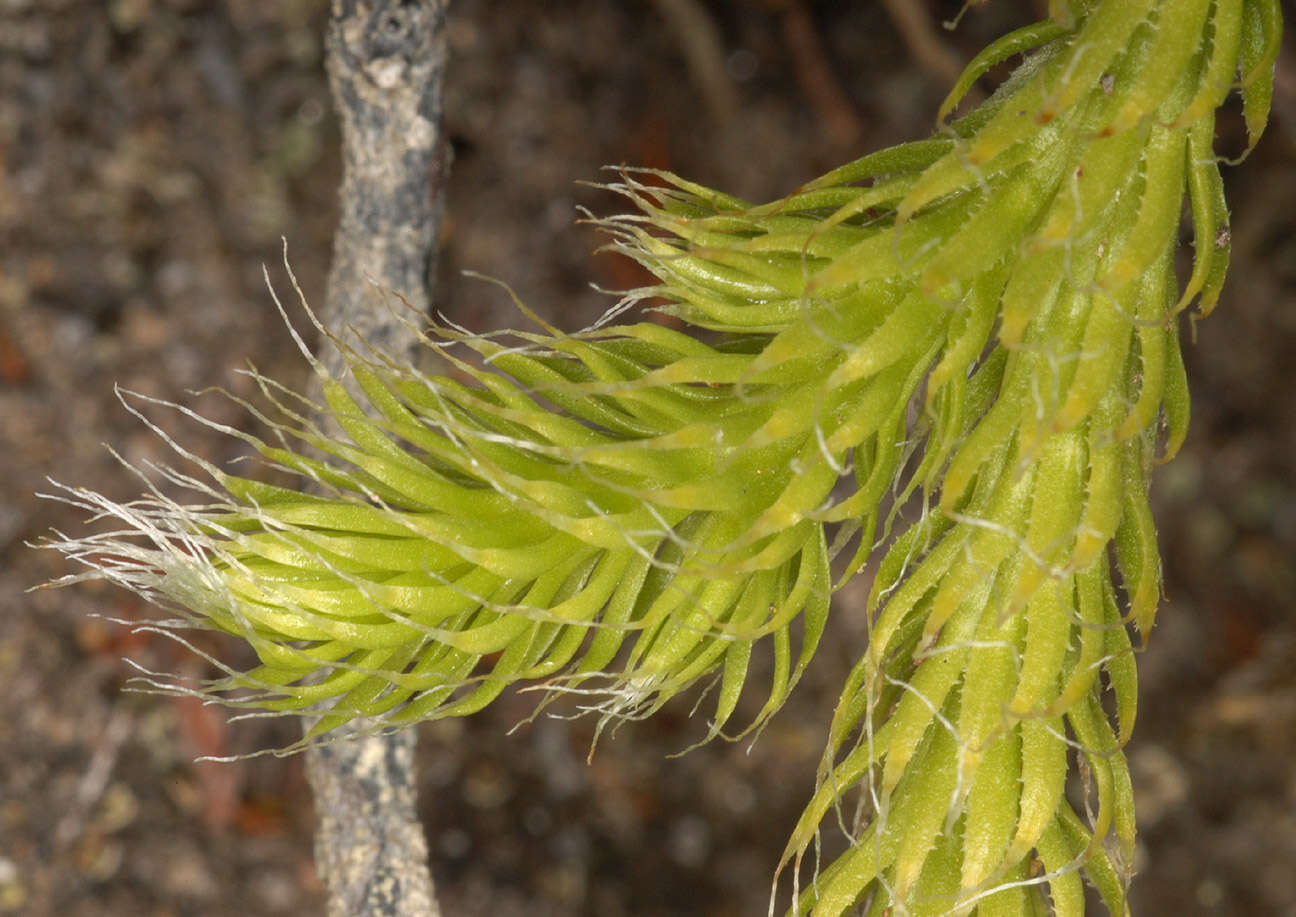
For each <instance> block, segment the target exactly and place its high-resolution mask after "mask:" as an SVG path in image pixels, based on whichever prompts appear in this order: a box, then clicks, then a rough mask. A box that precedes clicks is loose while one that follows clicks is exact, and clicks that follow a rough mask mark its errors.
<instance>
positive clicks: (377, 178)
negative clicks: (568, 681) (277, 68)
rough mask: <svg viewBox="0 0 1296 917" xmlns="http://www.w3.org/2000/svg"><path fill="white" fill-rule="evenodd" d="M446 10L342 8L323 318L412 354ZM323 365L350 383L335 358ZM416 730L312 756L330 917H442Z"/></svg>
mask: <svg viewBox="0 0 1296 917" xmlns="http://www.w3.org/2000/svg"><path fill="white" fill-rule="evenodd" d="M446 6H447V0H413V2H411V0H333V5H332V21H331V23H330V27H329V34H328V41H327V61H328V71H329V79H330V84H331V86H332V90H333V97H334V100H335V104H336V107H337V110H338V116H339V119H340V121H341V126H342V152H343V158H344V169H345V171H344V175H343V180H342V188H341V195H340V211H341V212H340V219H339V224H338V229H337V234H336V236H335V237H334V247H333V266H332V270H331V272H330V274H329V283H328V297H327V301H326V303H325V308H324V310H323V314H322V317H323V319H324V321H325V322H326V324H327V325H328V326H329V327H330V328H332V329H335V331H336V332H337V333H338V334H339V335H341V336H342V338H343V340H347V339H348V338H354V340H347V343H351V344H356V343H360V342H364V343H366V344H368V345H370V346H373V347H376V348H378V349H380V350H382V351H383V352H385V353H390V354H398V353H408V352H410V351H411V349H412V348H413V345H414V343H415V340H414V335H413V333H412V332H411V331H410V330H409V329H408V328H407V327H406V326H404V325H403V324H402V323H401V322H400V321H398V320H397V319H396V317H395V315H394V314H393V312H392V310H391V309H390V308H389V307H388V306H387V305H386V303H385V293H386V291H397V292H399V293H400V294H401V295H402V296H403V297H404V298H405V300H406V301H407V302H408V303H409V304H410V305H412V306H413V307H415V308H416V309H419V310H420V311H423V310H426V309H427V306H428V285H429V282H430V278H431V276H432V268H433V264H434V261H435V257H436V240H437V233H438V228H439V223H440V219H439V217H440V210H441V198H442V194H441V185H442V182H443V179H444V176H445V172H446V162H445V144H444V143H443V141H442V136H441V106H442V101H441V99H442V81H443V75H444V70H445V61H446V45H445V29H444V24H445V16H446ZM320 359H321V360H322V361H323V363H324V364H325V366H327V367H328V368H329V371H330V372H332V373H334V374H335V375H336V376H339V377H340V376H342V375H344V373H345V362H344V361H343V359H342V355H341V353H339V352H338V350H337V348H336V347H335V346H334V345H333V344H331V343H330V342H328V341H325V342H322V352H321V354H320ZM414 743H415V733H414V731H413V730H402V731H398V732H395V733H391V734H387V735H363V734H361V733H360V732H358V733H357V735H356V736H355V737H354V738H352V739H350V740H347V741H341V742H334V743H331V744H326V745H316V746H314V747H312V748H310V749H309V750H308V752H307V772H308V775H309V778H310V783H311V787H312V789H313V791H314V794H315V805H316V811H317V812H318V824H317V829H316V840H315V858H316V864H317V867H318V869H319V871H320V874H321V877H322V878H323V880H324V882H325V884H326V886H327V888H328V896H329V914H330V915H333V917H342V915H345V917H357V915H372V917H378V915H383V917H388V915H390V917H427V915H439V913H440V911H439V909H438V907H437V902H436V897H435V894H434V891H433V886H432V878H431V874H430V872H429V870H428V862H427V859H428V854H427V842H426V840H425V838H424V835H423V829H422V826H421V825H420V823H419V821H418V817H417V811H416V809H415V783H414Z"/></svg>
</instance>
